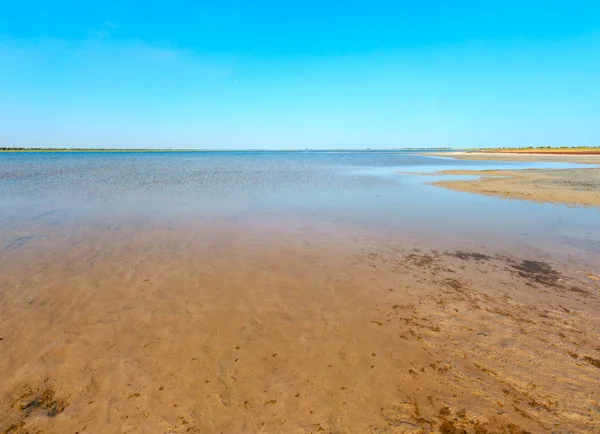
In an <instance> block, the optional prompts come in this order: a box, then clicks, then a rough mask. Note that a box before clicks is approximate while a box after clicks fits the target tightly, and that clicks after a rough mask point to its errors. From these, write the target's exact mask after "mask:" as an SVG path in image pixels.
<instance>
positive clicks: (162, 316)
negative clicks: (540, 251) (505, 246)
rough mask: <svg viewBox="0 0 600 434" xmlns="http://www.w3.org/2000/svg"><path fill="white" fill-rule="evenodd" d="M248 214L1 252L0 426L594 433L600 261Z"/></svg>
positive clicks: (598, 409)
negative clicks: (275, 223)
mask: <svg viewBox="0 0 600 434" xmlns="http://www.w3.org/2000/svg"><path fill="white" fill-rule="evenodd" d="M243 229H244V230H240V228H239V227H236V226H235V225H229V226H227V225H221V226H218V225H214V226H213V227H206V226H205V227H196V228H193V227H185V228H182V227H172V228H169V229H168V228H166V227H153V228H143V229H139V230H135V229H132V228H124V229H122V230H114V231H108V232H107V231H91V232H88V233H82V234H77V235H76V236H72V237H67V238H60V239H45V240H43V242H42V241H40V242H39V243H37V244H36V242H34V241H32V242H30V243H23V244H22V245H20V246H16V247H13V248H11V249H10V250H8V251H3V258H2V259H3V260H2V264H1V265H0V267H1V269H2V273H0V276H1V277H0V288H1V290H0V331H1V332H0V333H1V334H0V338H1V339H2V340H1V341H0V348H1V349H2V352H1V353H0V354H1V356H0V357H1V358H0V415H2V417H1V418H0V421H1V422H0V432H7V433H25V432H47V433H62V432H69V431H72V432H99V433H103V432H106V433H109V432H111V433H112V432H159V433H164V432H172V433H180V432H181V433H183V432H230V433H238V432H379V433H384V432H390V433H392V432H463V430H464V431H466V432H511V433H512V432H548V431H570V432H593V431H596V430H598V429H599V428H600V405H599V399H600V394H599V392H598V390H600V387H599V386H600V347H598V342H600V318H599V315H598V312H600V293H599V290H600V282H599V281H597V280H594V279H593V278H592V277H593V276H596V275H597V274H598V273H600V271H599V270H598V269H592V268H578V267H574V266H572V264H567V263H560V262H557V263H554V262H551V261H547V260H543V261H542V260H540V259H539V258H532V257H520V256H519V255H514V257H513V256H506V255H505V254H500V255H499V254H497V252H495V251H490V250H488V249H482V250H477V251H475V250H463V249H447V250H440V251H436V250H432V249H431V248H429V247H423V248H419V246H416V247H415V245H414V244H413V243H401V242H390V241H389V240H388V241H385V240H382V239H377V238H375V237H373V236H372V234H370V233H365V232H361V231H359V230H356V229H347V228H343V227H340V226H336V230H335V231H334V230H333V227H323V228H322V230H321V231H309V230H305V231H304V232H303V233H301V234H299V233H298V232H297V231H292V230H289V229H285V228H280V229H277V230H273V229H272V228H271V229H264V230H263V229H257V230H255V231H248V230H246V228H243ZM590 276H592V277H590Z"/></svg>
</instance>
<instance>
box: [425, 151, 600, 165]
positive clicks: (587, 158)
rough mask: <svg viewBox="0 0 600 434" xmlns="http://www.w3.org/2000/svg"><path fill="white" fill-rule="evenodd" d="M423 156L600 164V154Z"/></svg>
mask: <svg viewBox="0 0 600 434" xmlns="http://www.w3.org/2000/svg"><path fill="white" fill-rule="evenodd" d="M423 155H435V156H438V157H447V158H456V159H459V160H486V161H545V162H567V163H582V164H600V155H598V154H585V155H582V154H573V153H569V154H548V153H541V154H535V153H531V154H523V153H517V152H515V153H509V152H431V153H425V154H423Z"/></svg>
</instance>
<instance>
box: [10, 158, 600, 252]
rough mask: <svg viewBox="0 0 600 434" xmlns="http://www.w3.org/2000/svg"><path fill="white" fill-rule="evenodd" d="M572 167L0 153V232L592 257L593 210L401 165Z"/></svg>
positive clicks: (598, 233) (599, 248)
mask: <svg viewBox="0 0 600 434" xmlns="http://www.w3.org/2000/svg"><path fill="white" fill-rule="evenodd" d="M571 166H577V167H580V166H578V165H569V164H557V163H515V162H482V161H465V160H453V159H449V158H438V157H429V156H422V155H417V154H414V153H407V152H208V153H200V152H153V153H5V154H0V223H1V224H2V227H3V229H0V240H1V242H2V243H3V245H4V247H5V248H6V246H12V245H14V244H15V240H33V239H36V238H40V237H52V236H65V235H72V234H73V233H76V232H77V230H78V228H82V227H88V226H90V225H91V226H94V227H97V228H103V227H108V226H111V227H114V226H115V225H117V226H118V225H121V224H123V223H124V222H128V223H129V224H135V223H136V222H138V223H140V224H141V223H148V222H152V223H153V224H155V225H161V224H164V223H165V222H170V223H171V224H173V223H177V222H178V221H183V220H186V221H190V220H192V221H195V222H196V223H197V224H198V225H207V224H212V223H214V222H220V223H223V222H225V223H227V224H230V225H244V224H246V225H253V224H256V225H260V224H268V225H279V226H283V227H286V226H287V227H289V228H299V227H302V228H307V227H309V228H310V227H313V228H319V227H321V228H322V227H325V226H324V225H327V226H326V227H327V228H332V227H333V228H335V227H336V226H331V225H332V224H334V225H338V226H339V227H340V228H341V227H342V226H345V225H351V226H352V227H355V228H360V230H361V231H363V233H368V234H372V235H373V236H374V237H380V239H381V240H390V241H391V242H394V241H395V240H406V239H410V240H413V241H414V242H419V243H424V244H426V245H427V246H429V247H432V248H433V247H444V246H445V244H455V245H463V246H471V247H479V248H482V247H486V246H490V245H494V248H495V249H497V250H498V249H499V250H502V249H504V250H507V249H508V250H514V249H530V250H531V251H532V252H534V253H536V252H537V254H539V255H547V254H561V255H563V256H565V257H568V258H572V259H573V260H578V261H579V260H582V261H588V260H589V258H590V255H591V254H596V253H598V252H600V225H599V223H598V222H600V214H599V212H598V209H595V208H569V207H566V206H562V205H553V204H535V203H530V202H523V201H514V200H512V201H511V200H504V199H499V198H494V197H487V196H480V195H475V194H470V193H460V192H453V191H449V190H445V189H442V188H439V187H434V186H430V185H427V184H426V182H428V181H431V180H433V179H435V177H434V176H423V175H411V174H407V173H406V172H421V173H423V172H426V173H432V172H435V171H438V170H446V169H474V170H477V169H497V168H504V169H514V168H535V167H539V168H553V167H558V168H560V167H564V168H566V167H571ZM399 172H402V173H399ZM211 222H212V223H211ZM266 222H268V223H266ZM328 230H335V229H328Z"/></svg>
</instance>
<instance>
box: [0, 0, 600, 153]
mask: <svg viewBox="0 0 600 434" xmlns="http://www.w3.org/2000/svg"><path fill="white" fill-rule="evenodd" d="M592 145H600V2H599V1H597V0H590V1H578V0H571V1H555V0H545V1H538V0H529V1H523V0H519V1H514V0H503V1H491V0H490V1H481V0H478V1H468V0H464V1H461V2H450V1H442V0H438V1H433V0H429V1H428V0H421V1H417V0H408V1H400V0H396V1H379V0H370V1H352V0H346V1H343V2H342V1H337V2H331V1H329V2H328V1H324V0H321V1H313V0H306V1H295V2H292V1H281V0H279V1H275V0H269V1H261V0H255V1H229V0H219V1H191V0H188V1H185V0H170V1H161V2H158V1H153V0H145V1H128V0H119V1H114V0H103V1H95V0H87V1H80V0H77V1H75V0H72V1H60V0H55V1H47V0H30V1H27V2H24V1H22V0H18V1H17V0H3V1H2V11H1V13H0V146H25V147H93V148H115V147H117V148H202V149H249V148H261V149H305V148H311V149H319V148H321V149H331V148H336V149H337V148H367V147H368V148H406V147H453V148H465V147H469V148H471V147H497V146H592Z"/></svg>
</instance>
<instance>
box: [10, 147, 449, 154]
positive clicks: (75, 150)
mask: <svg viewBox="0 0 600 434" xmlns="http://www.w3.org/2000/svg"><path fill="white" fill-rule="evenodd" d="M453 151H456V149H450V148H389V149H386V148H381V149H379V148H377V149H376V148H365V149H341V148H340V149H127V148H122V149H100V148H98V149H91V148H0V152H199V153H215V152H453Z"/></svg>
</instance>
